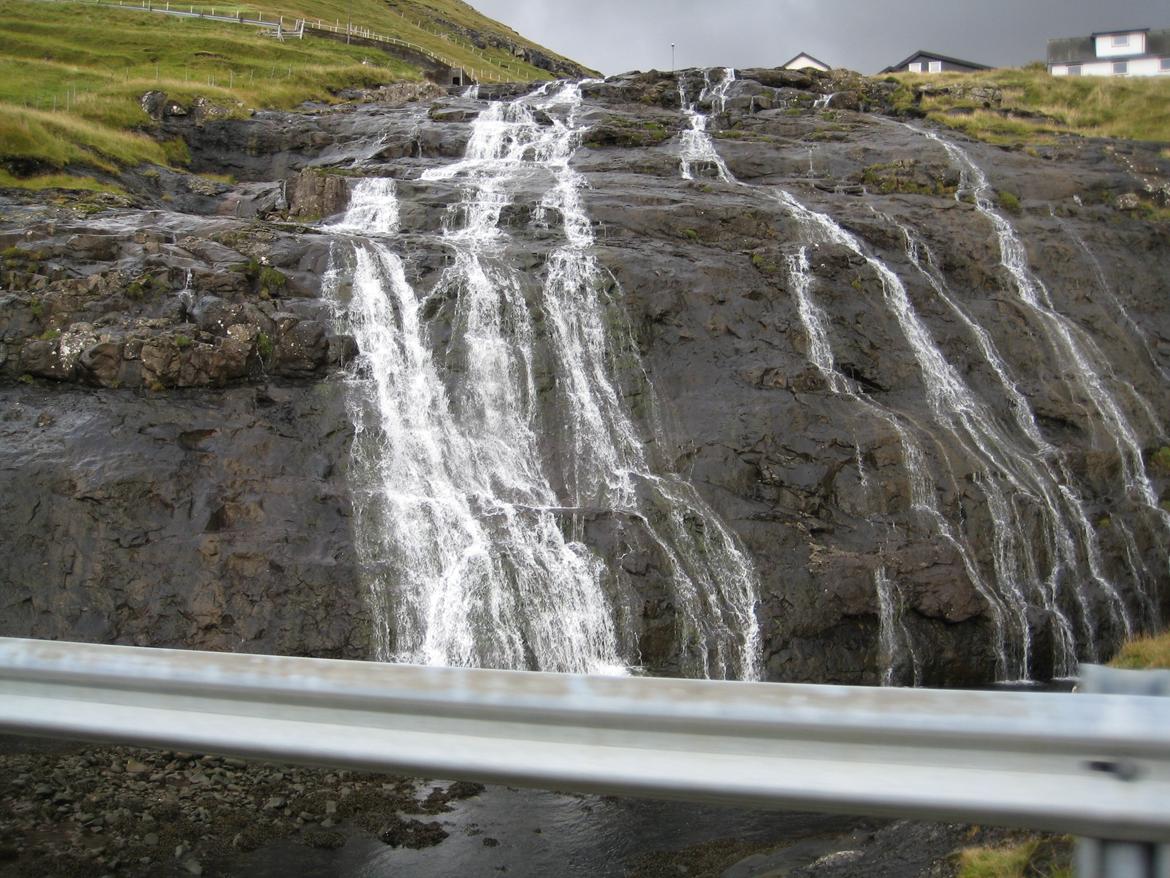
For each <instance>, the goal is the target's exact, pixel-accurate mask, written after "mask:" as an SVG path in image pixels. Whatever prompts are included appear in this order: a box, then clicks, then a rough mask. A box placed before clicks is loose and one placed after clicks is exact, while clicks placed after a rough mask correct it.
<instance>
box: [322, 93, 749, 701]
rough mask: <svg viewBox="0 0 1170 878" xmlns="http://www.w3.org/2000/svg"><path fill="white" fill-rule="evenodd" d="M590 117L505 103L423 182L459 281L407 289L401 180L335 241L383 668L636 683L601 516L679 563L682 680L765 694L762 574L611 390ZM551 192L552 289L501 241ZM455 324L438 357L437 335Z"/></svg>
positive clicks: (446, 277)
mask: <svg viewBox="0 0 1170 878" xmlns="http://www.w3.org/2000/svg"><path fill="white" fill-rule="evenodd" d="M580 103H581V91H580V85H579V84H573V83H567V84H561V85H559V86H557V87H555V89H551V88H550V87H548V86H545V87H543V88H542V89H540V90H538V91H537V92H535V93H533V94H532V95H529V96H527V97H526V98H521V99H519V100H517V101H513V102H511V103H491V104H489V105H488V107H487V108H486V109H485V110H484V111H483V112H482V113H481V114H480V115H479V117H478V118H477V119H476V121H475V122H474V123H473V125H472V133H471V137H470V140H469V142H468V146H467V149H466V153H465V155H464V158H463V159H462V160H461V161H458V162H455V163H453V164H450V165H447V166H444V167H440V168H436V169H432V170H430V171H427V172H425V173H424V174H423V175H422V178H421V180H420V183H421V184H422V185H426V184H432V185H435V186H443V187H450V188H454V190H455V192H456V195H457V200H456V201H455V203H454V204H452V205H451V207H450V208H449V210H448V211H447V214H446V216H445V219H444V221H443V230H442V236H441V243H442V244H443V245H444V246H445V247H446V248H448V250H449V252H450V254H451V258H450V263H449V265H448V267H447V268H446V269H445V270H444V271H443V273H442V275H441V277H440V278H439V280H438V281H437V282H436V284H435V285H434V288H433V289H432V290H431V291H430V292H429V293H426V294H420V293H419V292H418V291H416V290H415V289H414V288H413V287H412V285H411V283H410V282H409V280H408V278H407V269H406V263H405V262H404V258H403V255H401V253H403V252H405V253H406V256H407V258H409V249H408V248H409V241H408V240H407V239H406V237H405V236H402V235H399V234H398V233H397V226H398V222H399V214H398V206H397V197H396V190H395V186H394V184H393V182H392V181H390V180H374V179H370V180H362V181H359V182H358V184H357V186H356V188H355V190H354V192H353V197H352V200H351V203H350V207H349V210H348V211H347V212H346V214H345V215H344V216H343V217H342V218H341V219H340V221H339V222H338V223H336V224H335V225H334V226H332V227H330V231H332V232H334V233H336V234H338V236H339V241H338V244H337V246H336V247H335V251H334V259H333V265H332V267H331V270H330V272H329V275H328V278H327V284H326V287H327V290H328V291H329V294H330V295H331V297H332V299H333V300H334V302H335V303H336V310H337V320H338V323H339V328H340V329H341V330H342V331H344V332H348V333H351V334H352V335H353V336H354V338H355V339H356V341H357V345H358V349H359V351H360V356H359V358H358V361H357V363H356V364H355V367H354V369H353V370H352V373H351V376H350V379H349V382H348V388H347V391H348V392H347V398H348V404H349V408H350V412H351V417H352V418H353V421H354V425H355V431H356V435H355V439H354V445H353V475H352V477H351V482H352V484H353V485H354V506H355V531H356V533H357V549H358V555H359V559H360V561H361V563H362V566H363V570H364V576H365V581H366V584H367V587H368V589H369V595H370V605H371V609H372V614H373V617H374V620H375V625H376V632H375V634H376V639H377V642H378V643H377V645H378V649H377V653H378V657H379V658H381V659H384V660H394V661H409V662H422V663H429V664H456V665H474V666H484V667H504V668H535V669H542V670H555V671H571V672H586V673H605V672H615V671H617V672H620V671H621V670H622V669H624V668H625V667H627V666H629V665H631V664H636V663H637V659H638V657H637V655H636V651H635V650H634V649H633V647H631V646H630V644H631V643H632V641H633V633H632V632H631V631H630V630H628V629H629V626H628V624H626V623H623V622H622V621H621V619H622V618H623V608H621V607H618V606H616V604H617V603H618V602H620V596H621V594H623V590H622V587H621V581H622V578H623V576H624V574H623V572H622V570H621V565H620V560H621V559H620V558H609V559H607V558H604V557H602V556H601V555H600V554H599V553H598V552H596V551H595V550H594V549H592V548H590V547H589V546H588V545H587V543H586V541H585V539H584V536H583V531H584V528H583V526H582V521H583V520H584V518H585V517H587V516H594V517H597V516H603V517H604V516H608V517H609V518H610V519H612V520H613V521H614V522H616V523H617V526H618V527H619V528H626V529H629V530H630V531H631V532H636V533H639V534H642V535H643V536H644V537H645V538H647V539H649V540H650V541H651V543H652V546H653V549H654V550H655V551H656V552H657V553H658V555H659V556H660V557H661V558H662V560H663V565H664V567H665V571H666V572H665V575H666V576H668V578H669V583H668V584H669V586H670V588H671V591H672V594H671V599H672V604H673V606H674V609H675V613H676V620H675V624H676V628H677V631H678V650H679V655H680V659H679V663H680V667H681V669H682V670H683V672H684V673H688V674H691V675H695V676H712V677H740V678H745V679H754V678H757V677H758V675H759V649H760V636H759V626H758V622H757V620H756V617H755V604H756V601H757V591H758V587H757V583H756V575H755V571H754V570H753V568H752V566H751V563H750V561H749V560H748V558H747V556H746V554H745V553H744V551H743V549H742V548H741V547H740V546H739V544H738V541H737V540H736V538H735V537H734V536H733V534H732V533H731V531H730V530H729V529H728V528H727V527H726V525H724V524H723V523H722V522H721V521H719V519H718V517H717V516H716V515H715V514H714V512H713V511H712V510H711V509H710V508H709V507H708V506H707V505H706V504H705V503H704V502H703V500H702V499H701V498H700V497H699V495H698V493H697V492H696V491H695V489H694V487H693V486H691V485H690V484H689V483H687V482H686V481H685V480H683V479H682V478H680V477H679V476H678V475H676V474H674V473H672V472H670V471H669V470H668V469H666V468H665V467H664V466H663V465H662V464H660V463H656V462H655V461H653V460H652V459H651V458H650V457H649V455H648V454H647V451H646V446H645V443H644V442H643V440H642V438H641V434H640V432H639V428H638V426H637V425H636V423H635V421H634V420H633V419H632V417H631V415H630V413H629V411H628V410H627V407H626V404H625V401H624V399H623V397H622V394H621V392H620V390H619V387H618V384H617V383H616V378H617V376H616V375H615V374H614V373H613V371H612V364H613V363H614V362H615V361H616V359H617V357H616V356H615V345H621V344H622V343H623V342H622V340H621V339H615V338H614V337H613V333H614V330H613V329H612V328H611V326H612V324H613V323H614V322H615V321H613V320H612V319H610V317H611V313H610V312H611V311H612V310H614V309H620V302H616V301H611V300H610V294H607V293H606V292H605V287H606V284H605V283H604V280H605V278H604V276H603V272H602V270H601V268H600V266H599V265H598V264H597V263H596V260H595V258H594V257H593V255H592V249H593V245H594V240H593V233H592V226H591V223H590V220H589V218H588V216H587V215H586V213H585V210H584V207H583V204H582V199H581V190H582V188H583V186H584V181H583V178H582V177H581V176H580V174H578V173H577V172H576V171H575V170H573V168H572V167H571V165H570V161H571V159H572V157H573V154H574V153H575V151H576V149H577V146H578V144H579V142H580V139H581V136H582V134H583V132H584V129H583V128H582V127H581V126H580V125H579V124H578V121H577V115H578V110H579V107H580ZM538 111H539V113H540V119H539V120H538V116H537V113H538ZM542 122H543V123H544V124H542ZM550 122H551V124H550ZM533 186H537V187H540V189H541V191H543V195H542V196H541V197H540V200H539V207H538V209H537V210H535V211H533V214H534V216H533V219H532V223H533V224H534V225H535V224H540V223H547V222H548V221H549V219H550V217H559V218H560V224H561V233H562V240H561V241H560V243H559V244H557V245H556V246H555V247H554V248H553V249H552V250H551V252H549V253H548V254H547V258H546V266H547V267H546V269H545V271H544V277H543V280H542V281H541V282H540V289H539V290H535V291H534V290H533V289H532V283H533V281H532V278H531V276H530V274H529V273H528V272H526V271H524V270H521V269H520V268H518V267H515V266H514V265H513V264H512V263H511V260H510V257H509V252H508V249H507V248H508V243H509V238H510V236H509V234H508V232H507V229H506V226H505V224H503V223H502V222H501V217H502V215H503V212H504V211H505V210H506V209H509V208H516V207H519V206H520V205H519V204H517V203H515V200H516V199H517V198H518V197H519V193H521V192H524V193H529V192H530V187H533ZM526 197H527V196H526ZM347 288H348V300H347ZM619 294H620V291H619ZM448 303H449V304H448ZM444 307H448V308H450V324H451V325H450V334H449V338H444V339H443V340H440V338H439V337H436V336H435V335H432V327H431V325H430V321H431V320H432V319H433V315H434V314H435V313H436V312H441V311H442V310H443V308H444ZM626 348H632V345H628V344H625V345H624V346H623V352H625V349H626ZM542 370H547V372H548V373H551V374H545V375H543V376H542ZM638 371H639V373H640V367H638ZM538 379H540V380H539V381H538ZM550 437H560V438H563V441H562V442H561V443H559V444H558V443H550V442H549V441H548V440H549V438H550ZM550 446H551V447H550ZM628 615H629V612H628V609H627V610H626V611H625V616H628Z"/></svg>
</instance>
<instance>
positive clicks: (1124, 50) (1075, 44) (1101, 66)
mask: <svg viewBox="0 0 1170 878" xmlns="http://www.w3.org/2000/svg"><path fill="white" fill-rule="evenodd" d="M1048 72H1049V73H1051V74H1052V75H1053V76H1165V75H1167V74H1170V30H1150V29H1149V28H1139V29H1136V30H1115V31H1102V32H1101V33H1096V34H1091V35H1090V36H1087V37H1070V38H1068V39H1061V40H1049V41H1048Z"/></svg>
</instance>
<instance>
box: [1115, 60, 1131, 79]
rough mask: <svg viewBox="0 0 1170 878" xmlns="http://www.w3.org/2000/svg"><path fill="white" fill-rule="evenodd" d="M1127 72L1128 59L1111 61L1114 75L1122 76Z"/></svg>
mask: <svg viewBox="0 0 1170 878" xmlns="http://www.w3.org/2000/svg"><path fill="white" fill-rule="evenodd" d="M1127 73H1129V62H1128V61H1114V62H1113V75H1114V76H1124V75H1125V74H1127Z"/></svg>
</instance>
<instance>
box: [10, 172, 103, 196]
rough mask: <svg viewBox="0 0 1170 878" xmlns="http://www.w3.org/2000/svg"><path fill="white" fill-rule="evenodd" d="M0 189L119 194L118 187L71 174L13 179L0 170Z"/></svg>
mask: <svg viewBox="0 0 1170 878" xmlns="http://www.w3.org/2000/svg"><path fill="white" fill-rule="evenodd" d="M0 188H3V189H26V190H28V191H30V192H43V191H44V190H46V189H66V190H72V191H76V192H121V191H122V188H121V187H120V186H115V185H114V184H112V183H106V182H103V181H101V180H95V179H93V178H92V177H77V176H73V175H72V174H41V175H39V176H35V177H14V176H12V175H11V174H10V173H8V172H7V171H5V170H3V169H0Z"/></svg>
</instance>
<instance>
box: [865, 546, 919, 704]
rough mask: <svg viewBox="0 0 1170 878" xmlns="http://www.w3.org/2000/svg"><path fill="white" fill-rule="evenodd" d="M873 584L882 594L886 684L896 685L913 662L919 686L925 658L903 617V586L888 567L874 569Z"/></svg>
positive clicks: (912, 674)
mask: <svg viewBox="0 0 1170 878" xmlns="http://www.w3.org/2000/svg"><path fill="white" fill-rule="evenodd" d="M873 585H874V591H875V592H876V593H877V598H878V613H879V625H880V627H879V635H878V636H879V638H880V639H881V645H882V655H883V659H884V661H885V670H884V671H883V672H882V685H883V686H896V685H897V684H898V679H899V677H904V676H906V673H905V672H906V665H907V664H909V665H910V667H909V671H910V674H909V677H910V685H912V686H917V685H919V683H921V682H922V662H921V660H920V659H919V658H918V653H917V652H916V651H915V649H914V638H913V637H912V636H911V634H910V630H909V629H908V628H907V627H906V623H905V621H904V620H903V618H902V611H903V603H904V598H903V597H902V589H901V588H899V586H898V584H897V583H896V582H894V581H893V580H892V579H890V577H889V575H888V574H887V573H886V568H885V567H879V568H878V569H877V570H875V571H874V574H873Z"/></svg>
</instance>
